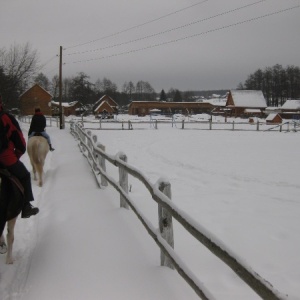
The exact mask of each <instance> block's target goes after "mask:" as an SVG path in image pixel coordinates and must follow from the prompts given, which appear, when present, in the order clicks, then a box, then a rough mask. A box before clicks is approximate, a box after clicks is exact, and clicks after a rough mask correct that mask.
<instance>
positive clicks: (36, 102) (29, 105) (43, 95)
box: [19, 84, 52, 116]
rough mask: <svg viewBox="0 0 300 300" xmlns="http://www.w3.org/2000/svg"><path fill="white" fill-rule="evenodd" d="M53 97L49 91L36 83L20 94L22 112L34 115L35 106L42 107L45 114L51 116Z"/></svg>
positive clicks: (22, 113)
mask: <svg viewBox="0 0 300 300" xmlns="http://www.w3.org/2000/svg"><path fill="white" fill-rule="evenodd" d="M51 99H52V95H51V94H50V93H49V92H47V91H46V90H45V89H43V88H42V87H41V86H40V85H39V84H35V85H33V86H32V87H31V88H30V89H28V90H27V91H25V92H24V93H23V94H22V95H21V96H20V98H19V101H20V114H21V115H23V116H25V115H33V114H34V109H35V107H40V109H41V111H42V112H43V113H44V114H45V115H49V116H51V115H52V112H51Z"/></svg>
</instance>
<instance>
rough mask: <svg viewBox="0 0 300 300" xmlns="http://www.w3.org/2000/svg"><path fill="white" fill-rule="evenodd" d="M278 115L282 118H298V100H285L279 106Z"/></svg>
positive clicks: (299, 107) (299, 105) (299, 102)
mask: <svg viewBox="0 0 300 300" xmlns="http://www.w3.org/2000/svg"><path fill="white" fill-rule="evenodd" d="M280 115H281V116H282V117H283V118H284V119H299V118H300V100H286V101H285V103H284V104H283V105H282V106H281V108H280Z"/></svg>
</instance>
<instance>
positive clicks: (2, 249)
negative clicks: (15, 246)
mask: <svg viewBox="0 0 300 300" xmlns="http://www.w3.org/2000/svg"><path fill="white" fill-rule="evenodd" d="M6 252H7V246H6V243H5V240H4V236H3V234H1V236H0V253H1V254H4V253H6Z"/></svg>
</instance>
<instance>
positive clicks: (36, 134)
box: [33, 132, 44, 137]
mask: <svg viewBox="0 0 300 300" xmlns="http://www.w3.org/2000/svg"><path fill="white" fill-rule="evenodd" d="M33 136H42V137H44V136H43V135H42V134H41V132H35V133H34V135H33Z"/></svg>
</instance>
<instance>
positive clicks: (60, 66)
mask: <svg viewBox="0 0 300 300" xmlns="http://www.w3.org/2000/svg"><path fill="white" fill-rule="evenodd" d="M58 86H59V128H60V129H64V128H65V124H64V120H63V108H62V46H60V47H59V85H58Z"/></svg>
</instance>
